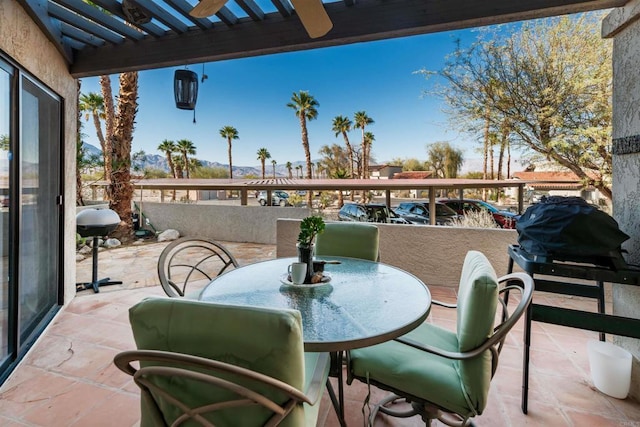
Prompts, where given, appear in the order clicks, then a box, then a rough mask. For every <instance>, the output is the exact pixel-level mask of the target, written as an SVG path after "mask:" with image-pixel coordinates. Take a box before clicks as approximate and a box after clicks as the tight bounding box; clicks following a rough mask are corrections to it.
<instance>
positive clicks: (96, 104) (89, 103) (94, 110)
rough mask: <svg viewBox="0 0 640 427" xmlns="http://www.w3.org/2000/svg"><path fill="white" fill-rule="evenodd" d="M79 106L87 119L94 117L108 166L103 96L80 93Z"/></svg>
mask: <svg viewBox="0 0 640 427" xmlns="http://www.w3.org/2000/svg"><path fill="white" fill-rule="evenodd" d="M78 108H79V109H80V111H82V112H84V113H85V120H87V121H88V120H89V116H91V117H93V125H94V126H95V128H96V136H97V137H98V141H99V142H100V149H101V150H102V157H103V158H104V160H105V165H104V166H105V168H106V159H107V151H106V146H105V141H104V134H103V133H102V124H101V123H100V120H101V119H103V120H104V118H105V114H104V100H103V99H102V96H100V95H99V94H97V93H95V92H89V93H88V94H86V95H85V94H82V95H80V100H79V102H78ZM104 176H105V179H107V177H108V175H107V171H106V170H105V171H104Z"/></svg>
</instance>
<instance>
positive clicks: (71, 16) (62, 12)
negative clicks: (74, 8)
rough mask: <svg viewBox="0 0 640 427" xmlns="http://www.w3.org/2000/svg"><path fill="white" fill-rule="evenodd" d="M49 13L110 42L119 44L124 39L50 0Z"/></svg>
mask: <svg viewBox="0 0 640 427" xmlns="http://www.w3.org/2000/svg"><path fill="white" fill-rule="evenodd" d="M49 15H51V16H53V17H55V18H57V19H59V20H61V21H62V22H65V23H67V24H68V25H71V26H72V27H75V28H78V29H80V30H83V31H86V32H87V33H89V34H93V35H94V36H96V37H99V38H101V39H103V40H106V41H108V42H110V43H114V44H119V43H122V42H123V41H124V37H123V36H121V35H118V34H115V33H113V32H112V31H110V30H108V29H106V28H104V27H101V26H100V25H98V24H95V23H93V22H91V21H89V20H87V19H84V18H82V17H81V16H80V15H78V14H76V13H73V12H71V11H70V10H68V9H65V8H64V7H62V6H60V5H57V4H55V3H52V2H49Z"/></svg>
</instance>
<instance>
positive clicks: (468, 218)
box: [451, 210, 500, 228]
mask: <svg viewBox="0 0 640 427" xmlns="http://www.w3.org/2000/svg"><path fill="white" fill-rule="evenodd" d="M451 225H452V226H453V227H467V228H500V227H499V226H498V224H496V221H495V220H494V219H493V215H491V213H490V212H487V211H484V210H483V211H469V212H466V213H465V214H464V215H462V216H460V217H458V218H456V219H454V220H453V221H451Z"/></svg>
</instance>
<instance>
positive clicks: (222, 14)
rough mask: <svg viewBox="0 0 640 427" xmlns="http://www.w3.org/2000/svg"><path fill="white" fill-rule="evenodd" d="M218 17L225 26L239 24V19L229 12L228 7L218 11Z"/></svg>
mask: <svg viewBox="0 0 640 427" xmlns="http://www.w3.org/2000/svg"><path fill="white" fill-rule="evenodd" d="M216 16H217V17H218V18H219V19H220V20H221V21H222V22H224V23H225V24H227V25H229V26H231V25H235V24H237V23H238V17H237V16H236V15H234V14H233V12H231V11H230V10H229V8H228V7H226V6H222V8H221V9H220V10H219V11H218V13H216Z"/></svg>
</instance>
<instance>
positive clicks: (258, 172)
mask: <svg viewBox="0 0 640 427" xmlns="http://www.w3.org/2000/svg"><path fill="white" fill-rule="evenodd" d="M82 148H83V149H84V150H85V157H88V156H92V155H97V156H101V155H102V150H100V149H99V148H98V147H96V146H93V145H91V144H87V143H85V142H83V143H82ZM198 160H199V161H200V163H201V164H202V165H203V166H205V167H210V168H222V169H224V170H228V169H229V165H228V164H223V163H219V162H210V161H208V160H202V159H198ZM314 163H315V160H314ZM292 165H293V168H294V169H293V171H292V172H293V176H294V177H295V175H296V171H295V167H296V166H298V165H303V166H304V162H293V163H292ZM131 166H132V167H133V168H136V169H139V170H145V169H159V170H162V171H165V172H169V163H168V162H167V158H166V156H162V155H160V154H145V155H144V156H143V157H142V158H140V159H136V160H132V161H131ZM250 175H253V176H262V168H261V166H259V165H258V166H233V176H234V177H238V178H239V177H243V176H250ZM265 175H266V176H272V175H273V165H271V163H270V162H267V164H266V165H265ZM276 176H277V177H286V176H289V172H288V171H287V167H286V166H285V165H276Z"/></svg>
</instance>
